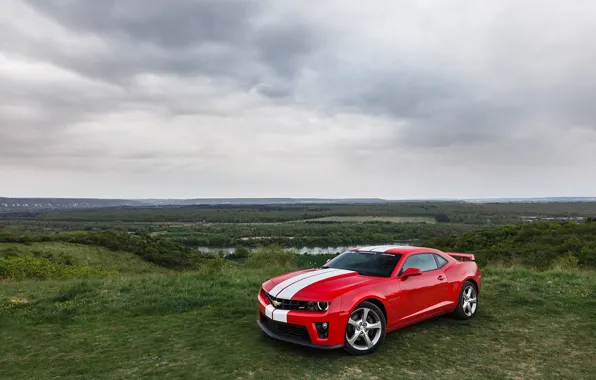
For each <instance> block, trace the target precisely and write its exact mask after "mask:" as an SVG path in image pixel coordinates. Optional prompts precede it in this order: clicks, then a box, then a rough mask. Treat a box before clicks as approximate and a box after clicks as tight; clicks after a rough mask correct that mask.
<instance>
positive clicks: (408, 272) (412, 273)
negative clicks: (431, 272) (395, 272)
mask: <svg viewBox="0 0 596 380" xmlns="http://www.w3.org/2000/svg"><path fill="white" fill-rule="evenodd" d="M421 274H422V271H421V270H420V269H418V268H408V269H406V270H405V271H404V272H403V273H402V274H401V276H399V278H401V279H403V280H405V279H406V278H408V277H412V276H420V275H421Z"/></svg>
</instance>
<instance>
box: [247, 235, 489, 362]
mask: <svg viewBox="0 0 596 380" xmlns="http://www.w3.org/2000/svg"><path fill="white" fill-rule="evenodd" d="M480 288H481V276H480V270H479V268H478V266H477V265H476V263H475V262H474V255H472V254H465V253H453V252H447V253H446V252H441V251H439V250H436V249H432V248H421V247H409V246H377V247H361V248H354V249H351V250H349V251H346V252H344V253H342V254H340V255H338V256H336V257H335V258H333V259H332V260H330V261H328V262H327V263H326V264H325V265H324V266H322V267H321V268H316V269H308V270H302V271H297V272H292V273H286V274H282V275H280V276H277V277H274V278H272V279H270V280H268V281H266V282H265V283H263V285H262V287H261V289H260V291H259V295H258V301H259V316H258V320H257V323H258V325H259V327H260V328H261V329H262V330H263V331H264V332H265V333H266V334H267V335H269V336H270V337H273V338H276V339H280V340H284V341H287V342H291V343H296V344H300V345H304V346H310V347H317V348H325V349H333V348H344V349H345V350H346V351H347V352H349V353H351V354H354V355H364V354H369V353H371V352H373V351H375V350H376V349H377V348H378V347H379V346H380V345H381V343H382V342H383V339H384V338H385V334H386V333H387V332H390V331H393V330H396V329H399V328H401V327H404V326H407V325H410V324H413V323H416V322H419V321H422V320H425V319H428V318H432V317H436V316H438V315H442V314H447V313H452V314H453V315H454V316H455V317H456V318H459V319H471V318H473V317H474V315H475V314H476V312H477V311H478V296H479V294H480Z"/></svg>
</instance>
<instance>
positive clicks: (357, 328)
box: [344, 301, 387, 355]
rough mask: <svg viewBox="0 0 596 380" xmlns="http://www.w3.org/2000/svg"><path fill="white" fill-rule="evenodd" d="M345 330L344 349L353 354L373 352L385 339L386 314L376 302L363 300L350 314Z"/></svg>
mask: <svg viewBox="0 0 596 380" xmlns="http://www.w3.org/2000/svg"><path fill="white" fill-rule="evenodd" d="M363 317H365V318H363ZM345 331H346V332H345V334H344V350H346V351H347V352H348V353H350V354H352V355H368V354H371V353H373V352H375V351H376V350H377V349H378V348H379V346H380V345H381V343H383V340H384V339H385V334H386V331H387V322H386V321H385V315H383V312H382V311H381V309H379V307H378V306H377V305H375V304H374V303H371V302H367V301H365V302H362V303H361V304H360V305H358V306H356V308H355V309H354V310H353V311H352V313H351V314H350V317H349V319H348V322H347V324H346V330H345ZM367 338H368V339H367Z"/></svg>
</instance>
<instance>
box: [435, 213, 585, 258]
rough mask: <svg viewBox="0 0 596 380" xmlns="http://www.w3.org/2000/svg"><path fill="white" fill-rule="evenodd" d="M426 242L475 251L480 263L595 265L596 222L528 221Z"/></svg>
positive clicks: (464, 250) (440, 247) (448, 249)
mask: <svg viewBox="0 0 596 380" xmlns="http://www.w3.org/2000/svg"><path fill="white" fill-rule="evenodd" d="M426 244H427V245H429V246H432V247H436V248H438V249H441V250H443V251H451V252H467V253H474V254H475V255H476V260H477V261H478V262H479V264H481V265H486V264H491V263H505V264H521V265H525V266H530V267H536V268H548V267H552V266H564V267H573V266H580V267H590V268H594V267H596V221H595V220H594V219H593V218H590V219H589V220H588V221H587V222H586V223H581V224H579V223H575V222H567V223H557V222H544V223H531V224H524V225H511V226H504V227H501V228H496V229H486V230H479V231H474V232H467V233H463V234H460V235H453V236H449V237H438V238H435V239H431V240H429V241H427V242H426Z"/></svg>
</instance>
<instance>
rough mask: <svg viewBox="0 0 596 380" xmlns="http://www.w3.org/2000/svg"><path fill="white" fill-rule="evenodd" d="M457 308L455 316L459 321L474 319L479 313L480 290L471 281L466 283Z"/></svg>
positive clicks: (461, 291)
mask: <svg viewBox="0 0 596 380" xmlns="http://www.w3.org/2000/svg"><path fill="white" fill-rule="evenodd" d="M458 300H459V301H458V303H457V308H456V309H455V311H454V312H453V315H454V317H455V318H457V319H463V320H467V319H472V318H474V316H476V312H477V311H478V289H477V288H476V285H474V283H473V282H471V281H466V282H464V284H463V285H462V287H461V290H460V292H459V298H458Z"/></svg>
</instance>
